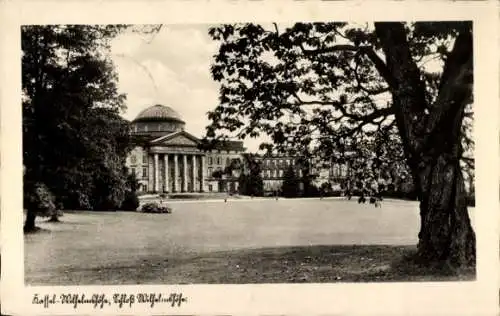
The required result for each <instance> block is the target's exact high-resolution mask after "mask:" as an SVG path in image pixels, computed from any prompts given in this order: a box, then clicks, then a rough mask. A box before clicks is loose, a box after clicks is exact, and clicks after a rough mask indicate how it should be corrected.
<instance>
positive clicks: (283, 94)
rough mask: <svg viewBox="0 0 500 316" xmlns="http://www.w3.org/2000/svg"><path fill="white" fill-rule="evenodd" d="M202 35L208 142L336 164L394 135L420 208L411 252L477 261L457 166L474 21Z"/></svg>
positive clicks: (464, 140)
mask: <svg viewBox="0 0 500 316" xmlns="http://www.w3.org/2000/svg"><path fill="white" fill-rule="evenodd" d="M209 35H210V36H211V37H212V38H213V39H214V40H215V41H218V42H219V44H220V46H219V51H218V53H217V54H216V55H215V56H214V60H213V64H212V68H211V72H212V77H213V78H214V80H216V81H218V82H219V83H220V100H219V101H220V103H219V105H218V106H217V107H216V108H215V109H214V110H213V111H211V112H210V113H209V118H210V120H211V123H210V125H209V126H208V127H207V136H208V137H209V138H220V137H226V136H228V135H230V136H237V137H240V138H245V137H258V136H260V135H262V134H265V135H268V136H270V137H271V140H272V142H271V143H269V144H263V145H262V148H264V149H265V148H267V149H268V150H275V151H279V152H285V153H288V154H292V155H298V156H302V157H308V156H311V155H324V156H326V157H332V156H334V155H336V153H337V152H348V151H349V150H351V149H352V148H353V147H356V144H361V143H364V144H365V146H366V145H367V144H369V143H372V144H375V145H376V143H377V142H385V143H386V146H389V145H390V143H391V142H392V140H394V136H396V138H397V139H398V141H399V142H400V145H401V149H402V150H401V151H400V152H401V153H403V154H404V158H405V162H406V165H407V167H408V170H409V172H410V175H411V178H412V179H413V181H414V183H415V186H416V190H417V193H418V195H419V199H420V201H421V204H420V215H421V231H420V234H419V247H418V248H419V256H420V257H421V258H423V260H424V261H426V262H451V263H453V264H458V265H461V264H466V263H471V262H474V260H475V235H474V232H473V230H472V228H471V226H470V221H469V217H468V214H467V209H466V207H465V204H464V198H463V196H464V181H463V180H464V179H463V174H462V172H463V170H462V167H463V164H462V165H460V161H462V163H463V161H464V160H463V156H464V155H465V154H469V155H470V153H471V151H472V148H473V141H472V139H471V138H470V137H469V135H470V134H469V133H470V128H471V120H472V100H473V96H472V85H473V67H472V66H473V49H472V48H473V47H472V46H473V45H472V44H473V41H472V38H473V34H472V23H471V22H470V21H449V22H416V23H405V22H376V23H366V24H358V23H343V22H328V23H302V22H301V23H295V24H293V25H289V26H286V27H282V26H280V25H278V24H276V23H273V24H269V25H267V26H266V25H259V24H253V23H242V24H227V25H219V26H214V27H212V28H210V30H209ZM377 137H378V139H377ZM381 137H386V139H383V140H382V139H381ZM391 137H392V139H391ZM370 146H371V145H370ZM358 147H359V146H358ZM368 147H369V146H368ZM379 147H380V146H379ZM373 150H376V149H375V148H373V149H370V150H369V151H370V152H372V153H373V152H374V151H373ZM391 154H392V153H391ZM391 156H392V155H385V157H386V158H391V159H392V158H395V157H391ZM396 156H397V155H396ZM383 157H384V154H383V153H381V154H380V155H378V154H377V159H378V160H380V159H381V158H383ZM471 161H472V159H469V158H468V162H469V163H470V162H471ZM385 164H386V165H390V161H389V160H388V161H385ZM372 166H377V163H376V164H375V165H373V164H372ZM382 166H383V164H382V162H380V163H378V166H377V167H378V169H381V168H382ZM381 171H383V170H381Z"/></svg>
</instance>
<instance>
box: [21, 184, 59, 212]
mask: <svg viewBox="0 0 500 316" xmlns="http://www.w3.org/2000/svg"><path fill="white" fill-rule="evenodd" d="M24 207H25V208H26V209H32V210H36V212H37V215H38V216H42V217H50V216H52V215H53V214H54V213H55V214H57V209H56V204H55V198H54V195H53V194H52V192H51V191H50V190H49V188H48V187H47V186H46V185H45V184H44V183H35V184H34V185H32V186H28V185H27V186H26V188H25V193H24Z"/></svg>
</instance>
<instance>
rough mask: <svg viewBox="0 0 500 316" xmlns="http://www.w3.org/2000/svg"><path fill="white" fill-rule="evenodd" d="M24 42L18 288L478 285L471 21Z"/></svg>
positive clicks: (70, 35)
mask: <svg viewBox="0 0 500 316" xmlns="http://www.w3.org/2000/svg"><path fill="white" fill-rule="evenodd" d="M18 34H19V36H20V39H19V44H20V47H19V49H20V55H19V56H20V60H19V62H20V63H21V64H20V71H21V74H20V78H21V83H20V89H19V90H20V93H21V96H20V98H19V106H20V107H21V122H20V123H19V124H20V126H21V129H22V132H21V133H22V135H21V136H20V137H21V139H20V141H21V143H20V144H19V145H20V146H21V147H20V148H21V149H20V152H21V154H22V157H20V158H21V159H22V175H21V171H19V176H21V177H22V180H21V181H22V201H21V202H20V204H19V205H22V210H18V212H19V214H22V225H19V226H20V227H16V228H15V229H18V230H20V231H22V232H21V233H20V234H21V235H22V242H21V243H22V245H23V255H22V257H23V261H24V263H21V262H20V263H19V264H21V265H22V266H24V269H23V270H24V271H23V274H24V285H25V286H27V287H37V288H44V287H47V288H50V287H53V286H63V287H69V288H72V289H78V288H79V287H86V286H92V287H94V288H95V287H98V286H135V285H141V286H148V285H165V286H169V285H176V286H194V285H220V286H223V285H240V286H251V285H262V286H272V285H280V284H289V285H290V286H302V285H307V284H315V285H318V286H322V285H328V286H343V285H346V284H359V285H362V284H370V285H377V284H379V285H387V286H390V285H391V284H394V285H395V286H396V285H397V286H401V285H402V286H404V285H405V284H415V283H417V284H419V285H422V286H425V285H426V284H429V286H430V285H431V284H432V285H435V286H436V287H439V286H441V285H440V284H452V283H453V282H456V283H459V284H474V282H476V281H477V280H478V258H479V257H480V256H479V255H478V247H479V246H478V242H477V240H478V238H476V236H477V233H478V229H480V228H479V227H478V224H477V222H478V221H477V215H478V212H479V211H483V210H482V209H480V208H478V209H477V210H476V187H479V186H478V185H477V183H478V182H477V177H476V172H475V170H476V161H477V159H476V158H477V155H476V143H477V141H478V139H477V136H476V135H477V131H476V128H477V126H478V122H477V118H476V109H477V107H476V104H477V92H476V91H477V87H475V85H476V84H477V80H476V79H477V76H476V75H475V67H476V65H477V56H476V54H477V53H478V49H477V39H476V34H477V26H476V21H475V20H474V19H473V18H472V17H471V18H465V19H441V20H440V19H431V20H429V19H427V20H412V19H399V20H392V19H391V20H385V19H371V20H368V19H365V20H364V21H361V20H358V19H354V18H350V17H349V16H347V15H346V16H345V17H344V18H343V19H322V20H316V19H314V20H313V19H311V20H307V19H296V20H289V21H286V22H285V21H280V20H279V19H276V20H273V19H272V18H270V19H268V20H266V21H264V22H263V21H260V20H259V21H257V20H256V21H252V20H251V19H250V20H247V21H243V20H242V21H234V22H227V21H221V22H220V23H214V22H210V23H207V22H204V23H192V22H186V23H179V22H176V23H172V22H169V21H168V20H166V21H164V22H162V23H157V22H156V21H155V23H140V24H137V23H114V22H113V23H51V24H38V23H33V24H30V23H22V24H21V25H19V31H18ZM483 48H484V46H483ZM497 64H498V60H497V61H496V64H495V66H494V67H496V65H497ZM497 68H498V67H497ZM497 79H498V78H497ZM497 85H498V84H497ZM483 100H484V98H483ZM497 101H498V100H495V102H493V103H491V106H497V103H496V102H497ZM483 102H484V101H483ZM10 106H12V107H14V106H16V105H15V104H14V105H13V104H11V105H9V107H10ZM492 113H495V112H492ZM4 119H5V118H4ZM4 119H3V120H4ZM4 137H8V135H6V134H5V133H4V130H2V138H4ZM495 148H496V147H495ZM2 152H3V148H2ZM494 162H497V161H496V160H494ZM2 164H3V167H4V166H5V164H4V162H2ZM495 168H498V166H495ZM491 170H497V169H491ZM3 176H5V174H3ZM5 183H6V182H5V181H3V184H2V185H5ZM495 191H498V187H497V188H496V189H495ZM4 192H5V191H4ZM7 198H8V197H7ZM2 199H4V196H2ZM497 200H498V199H497ZM482 205H483V207H484V206H485V204H482ZM493 207H495V206H493ZM4 211H5V209H2V213H3V212H4ZM11 211H12V210H9V212H11ZM491 211H493V210H491ZM497 211H498V210H497ZM496 216H497V218H498V215H496ZM491 218H492V219H495V220H496V221H497V222H498V220H497V218H495V217H491ZM3 224H5V223H3ZM21 226H22V227H21ZM4 227H5V226H3V228H2V230H3V232H5V229H4ZM10 229H14V227H10ZM497 237H498V236H497ZM497 241H498V240H497ZM497 241H495V242H497ZM497 243H498V242H497ZM497 246H498V245H497ZM498 257H499V256H498V248H497V255H496V257H495V258H496V260H498ZM484 258H485V257H484ZM491 276H492V277H493V278H498V277H497V274H491ZM497 283H498V282H497ZM436 284H437V285H436ZM219 288H220V287H219ZM497 288H498V287H497ZM241 289H242V290H243V288H241ZM37 291H38V290H37ZM74 291H75V290H72V292H71V293H73V292H74ZM221 291H222V289H221ZM424 291H425V290H424ZM37 293H40V294H39V295H42V293H41V292H40V291H38V292H37ZM47 293H48V292H47ZM75 293H76V292H75ZM37 295H38V294H37ZM163 295H167V296H168V294H163ZM172 295H173V296H170V297H169V298H168V299H167V300H166V301H168V302H172V300H173V302H174V303H176V304H178V305H181V303H182V304H189V302H190V300H195V298H193V297H189V298H188V297H187V294H182V293H181V294H172ZM183 295H184V298H183ZM61 299H62V300H63V302H62V304H64V298H60V297H57V298H56V296H55V295H54V299H53V301H50V299H49V296H47V297H46V298H45V301H44V300H43V299H42V297H41V296H40V297H38V296H36V297H32V301H30V302H29V304H41V305H47V306H48V305H50V304H57V303H61V302H60V300H61ZM89 299H90V298H89ZM93 299H94V298H92V300H93ZM75 300H76V301H78V300H80V301H78V302H80V304H82V305H83V304H85V303H86V301H85V299H84V298H83V297H76V298H75ZM109 300H110V304H111V303H113V300H114V298H113V297H110V298H109ZM135 300H137V297H136V298H135ZM140 300H141V298H139V301H140ZM163 301H165V297H164V298H163ZM68 302H69V301H68ZM71 302H73V303H74V302H75V301H71ZM124 302H125V303H130V305H132V303H134V302H133V301H132V302H129V301H124ZM158 302H160V303H161V302H162V300H161V299H159V300H158ZM115 303H116V300H115ZM120 303H121V301H120ZM75 304H76V303H75ZM158 304H159V303H158ZM357 304H361V305H362V303H357ZM173 305H174V304H172V306H173ZM47 306H46V307H47ZM75 307H76V305H75ZM120 307H121V305H120ZM149 312H153V311H152V310H150V311H149ZM441 312H442V311H441Z"/></svg>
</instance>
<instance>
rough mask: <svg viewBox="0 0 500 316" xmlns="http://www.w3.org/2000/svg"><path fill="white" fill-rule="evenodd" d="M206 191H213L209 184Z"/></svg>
mask: <svg viewBox="0 0 500 316" xmlns="http://www.w3.org/2000/svg"><path fill="white" fill-rule="evenodd" d="M208 191H210V192H212V191H213V186H212V185H211V184H209V185H208Z"/></svg>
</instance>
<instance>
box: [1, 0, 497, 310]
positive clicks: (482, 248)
mask: <svg viewBox="0 0 500 316" xmlns="http://www.w3.org/2000/svg"><path fill="white" fill-rule="evenodd" d="M0 14H1V16H0V23H1V27H0V32H1V36H0V40H1V41H2V42H1V45H0V49H1V50H0V53H1V55H0V61H1V64H0V69H1V72H0V75H1V77H0V96H1V99H0V100H1V103H0V104H1V105H2V108H1V112H0V114H1V127H0V128H1V129H0V131H1V134H0V135H1V144H2V145H1V167H2V168H1V175H2V177H1V195H0V196H1V210H2V213H1V246H2V248H1V251H2V254H3V256H2V258H3V259H2V268H3V269H2V274H1V280H2V284H1V303H2V312H3V313H10V314H16V315H17V314H19V315H27V314H34V313H36V314H38V315H56V314H58V315H61V314H64V315H67V314H74V313H77V314H92V313H101V314H102V313H103V312H106V313H107V314H120V315H135V314H153V313H154V314H159V313H168V314H184V315H186V314H200V313H203V314H259V315H263V314H267V315H269V314H340V315H361V314H370V315H401V314H412V315H419V314H427V315H445V314H446V315H451V314H452V315H493V314H495V313H497V312H498V302H499V298H498V285H499V273H498V271H499V265H498V261H499V238H498V231H499V222H500V216H499V201H498V194H499V187H498V177H499V172H498V171H499V165H500V164H499V159H498V158H499V153H500V148H499V142H498V135H499V133H498V119H499V111H498V99H499V89H498V78H499V77H498V68H499V67H498V66H499V60H498V57H499V55H498V7H497V3H496V2H494V1H490V2H480V1H472V2H384V1H373V2H370V1H366V2H360V1H355V2H344V1H335V2H296V1H293V2H291V1H272V2H271V1H268V2H262V1H251V2H242V1H234V2H233V1H231V2H221V1H198V2H195V1H169V2H160V1H148V2H145V1H142V2H139V1H137V2H120V1H117V0H114V1H108V2H102V1H86V2H84V1H66V2H63V1H52V2H49V1H43V2H42V1H33V2H23V3H13V2H8V3H5V2H3V3H2V5H1V6H0ZM300 20H309V21H314V20H316V21H317V20H338V21H353V20H356V21H373V20H473V21H474V36H475V37H474V39H475V40H474V45H475V52H474V53H475V55H474V57H475V66H474V67H475V68H474V69H475V106H476V108H475V115H476V121H475V139H476V159H477V160H476V179H477V184H476V192H477V193H476V194H477V195H476V199H477V206H476V212H475V213H476V216H477V218H476V223H477V227H478V229H477V231H476V235H477V251H478V265H477V270H478V275H477V281H475V282H465V283H458V282H453V283H447V282H446V283H375V284H305V285H290V284H280V285H184V286H162V285H158V286H99V287H96V286H89V287H24V285H23V283H24V282H23V279H24V278H23V276H24V272H23V270H24V264H23V263H24V257H23V237H22V213H21V211H20V210H21V203H22V182H21V180H22V179H21V176H22V163H21V157H22V155H21V139H22V138H21V106H20V95H21V93H20V83H21V73H20V62H19V61H20V32H19V26H20V25H21V24H46V23H50V24H58V23H81V24H93V23H102V24H108V23H134V24H142V23H167V24H170V23H214V22H231V21H258V22H269V21H277V22H287V21H300ZM143 291H147V292H155V291H158V292H183V293H184V295H185V296H187V297H188V298H189V302H188V303H187V304H183V305H182V306H181V307H180V308H169V307H168V306H165V305H157V306H156V307H155V308H154V309H150V308H147V307H144V306H140V305H137V304H136V305H135V306H134V308H132V309H121V310H120V309H117V308H107V309H105V310H101V311H99V310H94V309H93V308H91V307H89V306H86V307H85V306H82V307H80V308H78V309H76V310H75V309H73V308H72V307H70V306H64V305H58V306H54V307H53V308H51V309H36V307H34V306H32V305H31V304H30V303H31V299H32V296H33V293H52V292H54V293H67V292H73V293H82V292H85V293H108V296H109V295H112V293H115V292H124V293H136V292H143Z"/></svg>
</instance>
